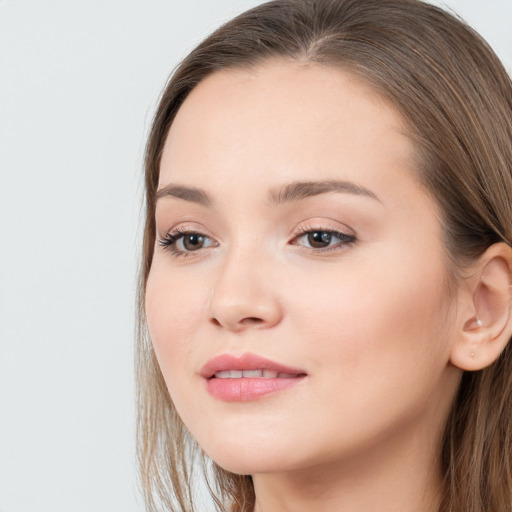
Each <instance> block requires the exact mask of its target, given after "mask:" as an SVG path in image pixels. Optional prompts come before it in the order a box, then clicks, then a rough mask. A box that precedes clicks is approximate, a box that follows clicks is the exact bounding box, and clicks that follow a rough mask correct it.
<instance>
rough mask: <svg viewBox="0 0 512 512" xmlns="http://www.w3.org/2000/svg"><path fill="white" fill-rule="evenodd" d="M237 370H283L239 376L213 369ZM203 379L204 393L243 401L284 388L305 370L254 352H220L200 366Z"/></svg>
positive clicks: (297, 379) (302, 374)
mask: <svg viewBox="0 0 512 512" xmlns="http://www.w3.org/2000/svg"><path fill="white" fill-rule="evenodd" d="M241 370H268V371H273V372H277V373H278V374H284V375H286V377H284V376H279V375H278V376H276V377H273V378H262V377H241V378H218V377H215V374H216V373H217V372H225V371H241ZM200 375H201V376H202V377H203V378H204V379H205V381H206V388H207V390H208V393H209V394H210V395H212V396H213V397H215V398H217V399H220V400H223V401H227V402H247V401H250V400H256V399H258V398H261V397H263V396H266V395H269V394H274V393H277V392H279V391H284V390H285V389H288V388H290V387H292V386H295V385H296V384H298V383H299V382H302V381H303V380H304V379H305V378H306V377H307V373H306V372H305V371H304V370H301V369H298V368H292V367H290V366H286V365H283V364H281V363H277V362H276V361H272V360H270V359H267V358H265V357H262V356H258V355H256V354H251V353H245V354H242V355H241V356H234V355H232V354H221V355H219V356H216V357H214V358H212V359H210V360H209V361H208V362H207V363H206V364H205V365H204V366H203V367H202V368H201V370H200Z"/></svg>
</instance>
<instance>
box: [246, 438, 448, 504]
mask: <svg viewBox="0 0 512 512" xmlns="http://www.w3.org/2000/svg"><path fill="white" fill-rule="evenodd" d="M404 434H405V433H404V432H402V433H401V435H398V436H396V438H395V439H392V440H387V442H384V443H382V442H381V443H378V444H377V445H376V447H375V448H374V449H372V450H369V451H368V450H367V451H366V452H365V454H364V455H363V454H355V455H353V456H351V457H347V458H345V459H344V460H343V461H341V462H339V461H337V462H332V463H331V464H327V465H326V464H322V465H321V466H316V467H312V468H308V469H303V470H300V469H299V470H292V471H286V472H282V473H278V474H274V473H266V474H257V475H253V481H254V489H255V493H256V507H255V512H306V511H308V512H309V511H311V510H322V512H361V511H362V510H364V511H365V512H434V511H436V510H438V508H439V503H440V495H441V492H440V491H441V484H442V472H441V465H440V460H439V453H440V448H439V446H440V444H439V443H440V439H439V437H440V436H438V439H436V440H435V442H431V444H430V445H429V446H426V444H425V436H422V435H418V433H417V432H416V433H415V434H414V433H413V434H410V435H408V436H406V437H404ZM430 436H431V434H430ZM430 438H431V437H430ZM427 439H428V437H427Z"/></svg>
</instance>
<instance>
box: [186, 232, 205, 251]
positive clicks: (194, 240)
mask: <svg viewBox="0 0 512 512" xmlns="http://www.w3.org/2000/svg"><path fill="white" fill-rule="evenodd" d="M203 243H204V237H203V236H201V235H198V234H197V233H193V234H191V235H187V236H186V237H185V238H184V239H183V246H184V247H185V249H186V250H187V251H194V250H196V249H200V248H201V247H202V246H203Z"/></svg>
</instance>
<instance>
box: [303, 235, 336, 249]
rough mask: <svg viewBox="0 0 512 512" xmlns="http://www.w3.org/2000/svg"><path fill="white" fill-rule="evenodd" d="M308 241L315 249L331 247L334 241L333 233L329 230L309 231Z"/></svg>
mask: <svg viewBox="0 0 512 512" xmlns="http://www.w3.org/2000/svg"><path fill="white" fill-rule="evenodd" d="M307 237H308V243H309V245H310V246H311V247H313V248H314V249H323V248H324V247H329V245H331V241H332V237H333V236H332V233H329V232H327V231H312V232H311V233H308V235H307Z"/></svg>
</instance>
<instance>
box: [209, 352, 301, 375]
mask: <svg viewBox="0 0 512 512" xmlns="http://www.w3.org/2000/svg"><path fill="white" fill-rule="evenodd" d="M229 370H270V371H275V372H278V373H286V374H289V375H306V372H305V371H304V370H301V369H298V368H291V367H290V366H285V365H283V364H281V363H276V362H275V361H272V360H270V359H267V358H266V357H262V356H258V355H256V354H251V353H245V354H242V355H241V356H234V355H232V354H221V355H219V356H216V357H214V358H212V359H210V360H209V361H208V362H207V363H206V364H205V365H204V366H203V367H202V368H201V371H200V375H201V377H204V378H205V379H210V378H212V377H213V376H214V375H215V374H216V373H217V372H224V371H229Z"/></svg>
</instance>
